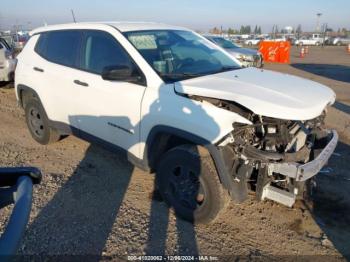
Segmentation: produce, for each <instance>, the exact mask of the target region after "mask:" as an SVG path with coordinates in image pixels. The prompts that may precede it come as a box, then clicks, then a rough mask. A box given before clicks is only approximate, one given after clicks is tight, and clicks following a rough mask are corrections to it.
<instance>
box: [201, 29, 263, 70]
mask: <svg viewBox="0 0 350 262" xmlns="http://www.w3.org/2000/svg"><path fill="white" fill-rule="evenodd" d="M204 37H205V38H207V39H208V40H209V41H211V42H213V43H215V44H217V45H218V46H220V47H222V48H223V49H225V51H227V52H228V53H230V54H231V55H232V56H233V57H234V58H236V59H238V60H239V61H240V62H241V64H242V65H243V67H248V66H255V67H259V68H260V67H262V66H263V65H264V60H263V56H262V55H261V53H260V52H259V51H257V50H254V49H251V48H242V47H240V46H238V45H237V44H235V43H233V42H231V41H229V40H227V39H225V38H223V37H221V36H217V35H204Z"/></svg>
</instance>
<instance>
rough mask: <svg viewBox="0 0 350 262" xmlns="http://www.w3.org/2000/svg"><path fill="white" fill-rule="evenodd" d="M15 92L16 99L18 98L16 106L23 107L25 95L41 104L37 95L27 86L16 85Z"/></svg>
mask: <svg viewBox="0 0 350 262" xmlns="http://www.w3.org/2000/svg"><path fill="white" fill-rule="evenodd" d="M16 92H17V98H18V101H17V102H18V105H19V106H20V107H22V108H24V107H25V97H26V94H27V95H32V97H33V98H35V99H37V100H39V102H40V103H41V104H42V102H41V100H40V97H39V95H38V93H37V92H36V91H35V90H34V89H33V88H31V87H29V86H26V85H22V84H19V85H17V88H16Z"/></svg>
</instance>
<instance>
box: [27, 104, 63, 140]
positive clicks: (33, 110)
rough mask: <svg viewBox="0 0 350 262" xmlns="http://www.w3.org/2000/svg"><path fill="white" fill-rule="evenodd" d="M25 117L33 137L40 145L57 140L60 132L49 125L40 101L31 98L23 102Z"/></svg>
mask: <svg viewBox="0 0 350 262" xmlns="http://www.w3.org/2000/svg"><path fill="white" fill-rule="evenodd" d="M24 110H25V117H26V123H27V126H28V129H29V132H30V134H31V136H32V137H33V139H34V140H35V141H37V142H38V143H40V144H42V145H48V144H51V143H54V142H57V141H58V140H59V139H60V134H59V133H58V131H57V130H55V129H53V128H51V127H50V126H49V120H48V117H47V115H46V113H45V110H44V108H43V106H42V105H41V103H40V102H39V101H38V100H37V99H35V98H32V99H30V100H29V101H28V102H26V104H25V109H24Z"/></svg>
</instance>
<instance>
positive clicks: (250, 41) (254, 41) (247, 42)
mask: <svg viewBox="0 0 350 262" xmlns="http://www.w3.org/2000/svg"><path fill="white" fill-rule="evenodd" d="M263 40H264V38H262V37H257V38H253V39H247V40H245V41H244V44H245V45H249V46H252V45H258V44H259V43H260V42H261V41H263Z"/></svg>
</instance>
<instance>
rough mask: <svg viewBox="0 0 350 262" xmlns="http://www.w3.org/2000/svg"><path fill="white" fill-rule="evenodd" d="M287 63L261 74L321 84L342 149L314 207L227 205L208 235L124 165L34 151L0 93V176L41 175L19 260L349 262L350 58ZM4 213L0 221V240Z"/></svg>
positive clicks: (322, 54)
mask: <svg viewBox="0 0 350 262" xmlns="http://www.w3.org/2000/svg"><path fill="white" fill-rule="evenodd" d="M291 59H292V64H291V65H275V64H274V65H272V64H271V65H266V68H267V69H272V70H277V71H281V72H285V73H289V74H295V75H299V76H302V77H306V78H309V79H312V80H315V81H318V82H321V83H324V84H326V85H328V86H330V87H331V88H333V90H335V91H336V93H337V95H338V97H337V103H336V104H335V106H334V107H333V108H332V109H330V112H329V116H328V119H327V124H328V125H329V126H331V127H334V128H336V129H337V130H338V131H339V133H340V135H341V142H340V143H339V146H338V148H337V150H336V154H334V156H333V157H332V159H331V161H330V166H329V168H327V169H325V170H324V172H323V173H322V174H319V175H318V177H317V183H318V186H319V187H318V190H317V192H316V196H315V199H314V202H313V203H308V204H305V203H297V204H296V206H295V207H294V208H287V207H284V206H281V205H278V204H276V203H273V202H269V201H266V202H263V203H257V202H255V201H254V200H253V198H252V199H251V200H249V201H247V202H245V203H244V204H241V205H234V204H232V203H231V204H230V205H229V207H228V209H227V210H226V211H225V212H224V213H223V214H222V216H221V217H220V218H219V219H218V220H217V221H216V222H215V223H214V224H212V225H208V226H195V227H193V226H192V225H191V224H189V223H187V222H184V221H181V220H179V219H178V220H176V218H175V217H174V215H173V213H172V211H171V210H170V211H169V210H168V208H167V207H166V205H165V204H164V203H163V202H161V201H159V200H157V199H155V200H152V192H153V179H154V176H153V175H149V174H147V173H144V172H143V171H141V170H139V169H137V168H134V167H133V166H132V165H131V164H129V163H128V162H127V161H126V159H125V158H124V156H123V155H118V154H113V153H110V152H108V151H106V150H105V149H103V148H101V147H99V146H96V145H92V144H89V143H86V142H84V141H81V140H79V139H77V138H74V137H68V138H66V139H64V140H62V141H61V142H59V143H56V144H54V145H50V146H47V147H44V146H40V145H38V144H37V143H35V142H34V141H33V140H32V139H31V137H30V134H29V132H28V131H27V128H26V125H25V122H24V117H23V113H22V111H21V110H20V109H19V108H18V107H17V106H16V99H15V95H14V91H13V89H4V88H3V87H2V88H1V89H0V120H1V122H0V166H26V165H31V166H37V167H39V168H41V169H42V171H43V173H44V178H43V181H42V183H41V185H40V186H36V187H35V192H34V195H35V197H34V202H33V209H32V213H31V219H30V224H29V226H28V230H27V232H26V235H25V238H24V240H23V243H22V245H21V248H20V250H19V254H20V255H42V256H46V255H89V257H90V258H92V260H98V259H99V258H100V256H112V257H114V258H115V259H118V258H122V259H126V258H127V255H142V254H148V255H160V254H167V255H188V254H192V255H196V254H199V255H212V256H218V258H219V259H220V260H228V261H232V260H233V258H234V257H236V256H242V257H244V258H248V259H254V258H266V259H273V258H274V259H276V260H277V259H280V258H283V259H292V256H296V255H298V256H300V257H299V258H301V259H306V260H311V259H315V258H316V256H317V259H321V258H323V259H324V260H325V261H326V260H327V261H329V260H342V259H344V257H345V258H346V259H350V211H349V210H350V173H349V172H348V169H349V167H350V164H349V163H350V148H349V146H350V54H347V53H346V52H345V48H344V47H327V48H324V49H322V48H321V47H317V48H316V47H314V48H311V49H310V53H309V54H308V56H307V57H306V58H304V59H300V58H298V50H297V49H296V48H293V52H292V58H291ZM281 84H283V83H281ZM10 210H11V208H7V209H6V210H2V211H0V225H1V230H2V229H3V227H4V225H5V224H6V221H7V219H8V214H9V212H10ZM34 258H35V256H34ZM51 258H52V257H51ZM56 258H59V257H56ZM70 258H73V257H70ZM74 258H76V259H82V257H80V256H75V257H74ZM86 258H87V257H84V259H86Z"/></svg>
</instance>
